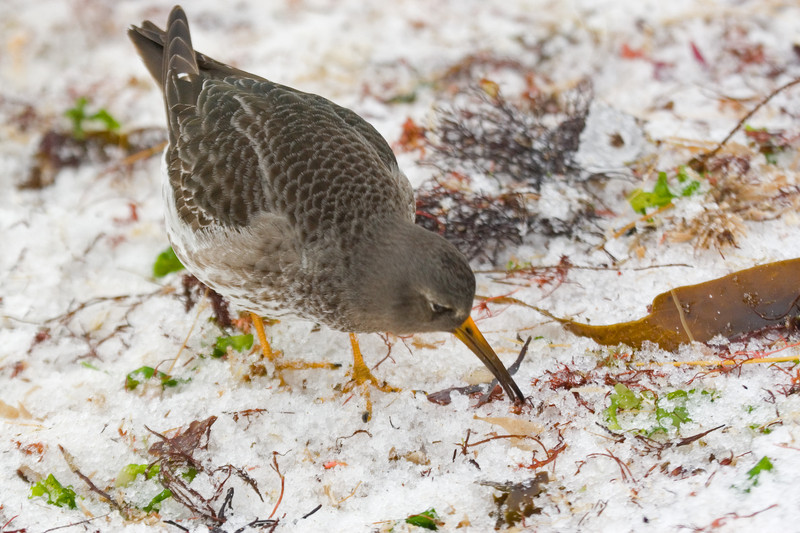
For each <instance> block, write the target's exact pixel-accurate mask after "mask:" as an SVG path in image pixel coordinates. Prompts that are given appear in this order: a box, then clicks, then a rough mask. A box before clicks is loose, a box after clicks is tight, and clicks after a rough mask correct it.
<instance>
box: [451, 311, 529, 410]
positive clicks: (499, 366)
mask: <svg viewBox="0 0 800 533" xmlns="http://www.w3.org/2000/svg"><path fill="white" fill-rule="evenodd" d="M453 335H455V336H456V337H458V340H460V341H461V342H463V343H464V344H466V345H467V348H469V349H470V350H472V353H474V354H475V355H477V356H478V359H480V360H481V362H482V363H483V364H484V365H486V368H488V369H489V370H490V371H491V372H492V374H494V377H496V378H497V381H499V382H500V384H501V385H502V386H503V389H505V391H506V394H508V397H509V398H510V399H511V400H512V401H514V402H515V403H516V402H522V401H524V400H525V396H523V394H522V391H521V390H519V387H518V386H517V384H516V383H515V382H514V378H512V377H511V374H509V373H508V370H506V367H505V366H503V362H502V361H501V360H500V358H499V357H497V354H496V353H494V350H492V347H491V346H489V343H488V342H486V339H485V338H484V337H483V335H482V334H481V332H480V330H479V329H478V326H476V325H475V321H474V320H472V317H467V319H466V320H465V321H464V323H463V324H461V325H460V326H458V327H457V328H456V329H455V330H454V331H453Z"/></svg>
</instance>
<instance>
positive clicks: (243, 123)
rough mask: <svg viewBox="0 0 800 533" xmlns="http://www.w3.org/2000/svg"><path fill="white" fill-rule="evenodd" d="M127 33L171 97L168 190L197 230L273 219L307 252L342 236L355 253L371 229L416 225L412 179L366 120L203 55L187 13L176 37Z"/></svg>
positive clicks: (176, 24)
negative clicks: (353, 241)
mask: <svg viewBox="0 0 800 533" xmlns="http://www.w3.org/2000/svg"><path fill="white" fill-rule="evenodd" d="M129 34H130V36H131V39H132V40H133V42H134V44H135V45H136V47H137V49H138V50H139V53H140V55H141V56H142V58H143V59H144V62H145V65H146V66H147V68H148V70H149V71H150V73H151V74H152V75H153V77H154V79H155V80H156V82H157V83H158V84H159V85H160V86H161V87H162V90H163V91H164V96H165V103H166V108H167V116H168V127H169V138H170V146H169V148H168V150H167V155H166V161H167V165H168V176H169V186H170V187H171V188H172V191H173V198H174V202H175V210H176V212H177V216H178V218H179V219H180V221H181V223H182V224H185V225H186V226H187V227H188V228H191V229H192V230H193V231H202V230H204V229H207V228H208V229H214V228H215V227H216V226H223V227H225V228H245V227H247V226H248V224H250V223H251V222H252V221H253V220H255V219H256V218H258V217H259V216H260V215H263V214H264V213H269V214H272V215H276V216H280V217H284V218H285V221H286V223H287V224H288V225H289V227H291V228H293V229H294V231H295V232H296V238H298V239H300V240H301V241H302V242H304V243H305V242H307V241H313V240H315V239H319V238H323V237H324V235H326V234H328V233H329V232H336V233H339V234H342V239H340V241H339V242H341V243H342V244H343V245H347V240H348V237H349V238H358V235H360V234H361V233H362V232H363V230H364V228H363V226H364V225H365V224H369V223H370V221H373V220H376V219H377V220H380V219H385V218H391V217H401V218H405V219H409V220H411V219H413V192H412V190H411V187H410V185H409V183H408V180H407V179H406V178H405V176H404V175H403V174H402V172H401V171H400V170H399V169H398V167H397V162H396V160H395V157H394V154H393V153H392V151H391V149H390V147H389V146H388V145H387V144H386V142H385V141H384V139H383V138H382V137H381V136H380V134H379V133H378V132H377V131H376V130H375V129H374V128H373V127H372V126H371V125H369V124H368V123H367V122H366V121H364V120H363V119H362V118H361V117H359V116H358V115H357V114H355V113H353V112H352V111H350V110H348V109H345V108H343V107H340V106H338V105H336V104H334V103H332V102H330V101H328V100H326V99H325V98H322V97H320V96H317V95H313V94H309V93H304V92H300V91H297V90H295V89H292V88H289V87H286V86H283V85H280V84H277V83H273V82H270V81H268V80H266V79H264V78H261V77H259V76H255V75H252V74H249V73H246V72H244V71H241V70H238V69H235V68H233V67H230V66H228V65H225V64H223V63H220V62H218V61H216V60H213V59H211V58H209V57H207V56H205V55H203V54H200V53H197V52H195V51H194V50H193V48H192V45H191V37H190V34H189V29H188V23H187V22H186V19H185V15H184V14H183V11H182V10H180V9H179V8H178V9H176V10H175V11H173V14H172V15H171V16H170V21H169V23H168V28H167V31H166V32H165V31H163V30H160V29H159V28H157V27H156V26H155V25H153V24H152V23H149V22H146V23H143V24H142V26H141V27H134V28H132V29H131V30H130V32H129ZM165 50H166V52H165Z"/></svg>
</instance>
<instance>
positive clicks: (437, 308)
mask: <svg viewBox="0 0 800 533" xmlns="http://www.w3.org/2000/svg"><path fill="white" fill-rule="evenodd" d="M429 303H430V306H431V311H433V314H434V315H441V314H442V313H446V312H447V311H449V310H450V308H449V307H446V306H444V305H439V304H437V303H436V302H429Z"/></svg>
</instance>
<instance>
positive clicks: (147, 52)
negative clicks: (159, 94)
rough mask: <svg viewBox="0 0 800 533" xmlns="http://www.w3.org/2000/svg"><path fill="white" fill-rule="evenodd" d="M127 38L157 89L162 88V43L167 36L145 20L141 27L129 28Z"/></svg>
mask: <svg viewBox="0 0 800 533" xmlns="http://www.w3.org/2000/svg"><path fill="white" fill-rule="evenodd" d="M128 37H129V38H130V40H131V41H133V45H134V46H135V47H136V51H137V52H138V53H139V57H141V58H142V61H143V62H144V66H145V67H147V71H148V72H149V73H150V75H151V76H152V77H153V79H154V80H156V84H158V86H159V87H162V88H163V87H164V74H163V73H164V42H165V41H166V38H167V34H166V32H164V30H162V29H160V28H159V27H158V26H156V25H155V24H153V23H152V22H150V21H149V20H146V21H144V22H142V26H141V27H137V26H131V28H130V29H129V30H128Z"/></svg>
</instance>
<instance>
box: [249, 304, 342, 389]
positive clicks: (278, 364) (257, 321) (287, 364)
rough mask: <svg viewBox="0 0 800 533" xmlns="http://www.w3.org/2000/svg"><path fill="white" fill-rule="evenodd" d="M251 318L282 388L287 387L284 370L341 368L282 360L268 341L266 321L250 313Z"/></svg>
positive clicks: (336, 365)
mask: <svg viewBox="0 0 800 533" xmlns="http://www.w3.org/2000/svg"><path fill="white" fill-rule="evenodd" d="M250 318H251V319H252V321H253V327H254V328H255V330H256V335H258V342H260V343H261V353H263V354H264V358H265V359H269V360H270V362H272V364H273V365H274V366H275V373H276V375H277V378H278V379H279V380H280V382H281V387H283V386H285V385H286V381H285V380H284V379H283V372H282V371H283V370H306V369H309V368H327V369H333V368H339V367H340V366H341V365H339V364H337V363H327V362H322V363H319V362H311V361H283V360H282V359H281V358H280V355H281V352H279V351H273V350H272V347H270V345H269V341H267V334H266V332H265V331H264V320H263V319H262V318H261V317H260V316H258V315H257V314H255V313H250Z"/></svg>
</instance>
